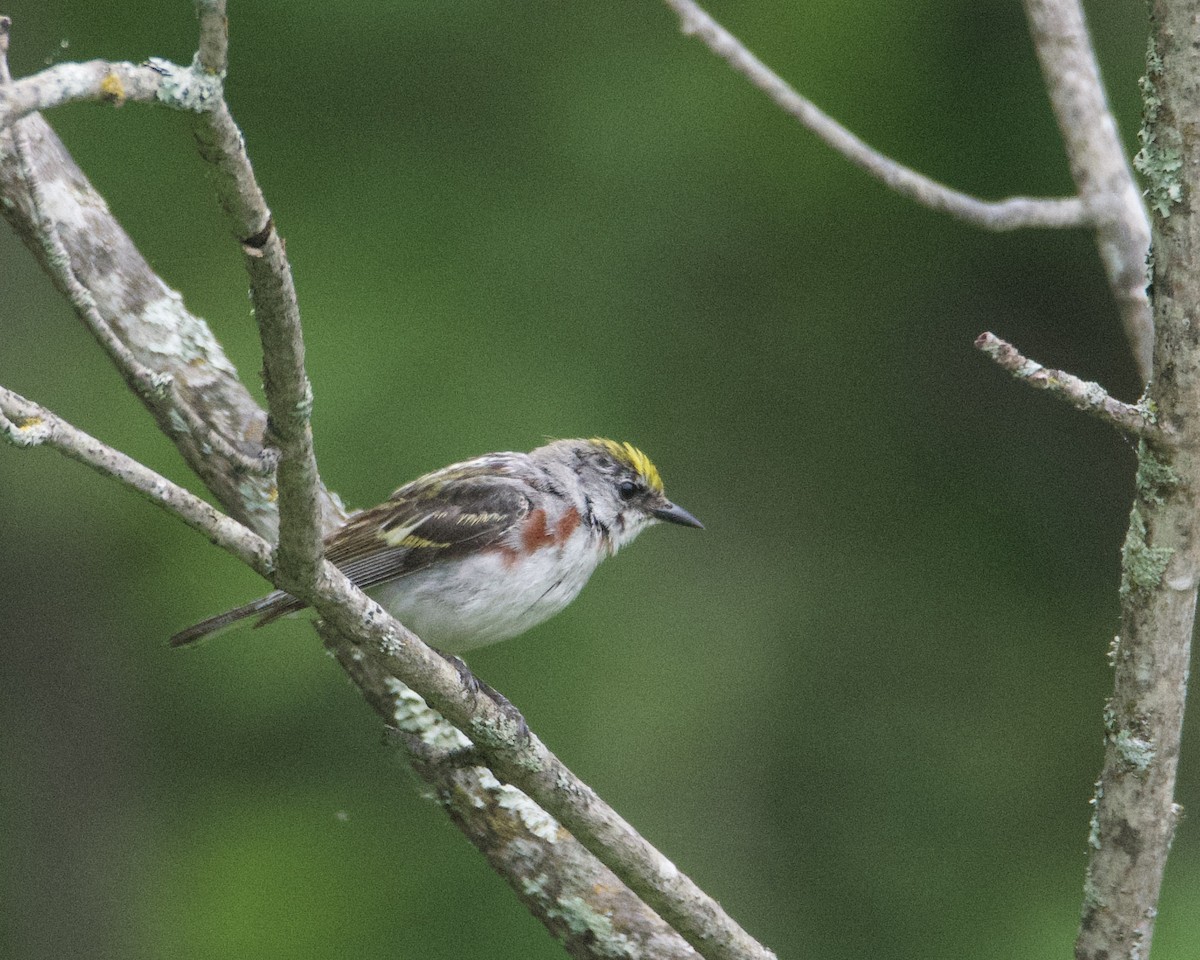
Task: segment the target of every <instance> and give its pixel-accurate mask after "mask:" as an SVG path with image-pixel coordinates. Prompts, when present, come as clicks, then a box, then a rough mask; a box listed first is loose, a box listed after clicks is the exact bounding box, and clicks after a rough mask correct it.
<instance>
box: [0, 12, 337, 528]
mask: <svg viewBox="0 0 1200 960" xmlns="http://www.w3.org/2000/svg"><path fill="white" fill-rule="evenodd" d="M8 27H9V21H8V20H7V18H0V69H2V70H3V76H7V63H6V60H5V53H6V51H7V46H8V32H9V30H8ZM62 66H66V65H65V64H64V65H62ZM51 69H56V68H51ZM37 76H39V77H40V76H42V74H38V75H37ZM155 76H157V77H160V78H161V74H157V73H156V74H155ZM28 79H30V78H26V79H24V80H17V81H13V82H12V83H3V82H0V104H3V103H4V102H5V97H6V95H7V91H8V90H10V89H12V88H14V87H19V86H20V85H22V84H24V83H26V82H27V81H28ZM0 196H3V197H4V200H5V202H4V203H3V204H0V214H2V215H3V216H4V218H5V219H6V220H7V221H8V223H9V224H10V225H11V226H12V228H13V230H14V231H15V232H16V234H17V236H18V237H20V238H21V240H22V241H23V242H24V243H25V245H26V247H28V248H29V250H30V251H31V252H32V253H33V255H34V256H35V257H36V258H37V259H38V261H39V262H40V263H41V265H42V267H43V268H44V269H45V270H46V272H47V273H48V274H49V275H50V276H51V277H52V278H53V279H54V282H55V283H56V284H57V285H58V286H59V288H60V289H62V290H64V292H66V293H67V295H68V297H69V299H70V300H71V302H72V305H73V306H74V307H75V309H76V311H77V312H78V313H79V315H80V318H81V319H82V320H83V321H84V323H85V324H86V325H87V326H88V328H89V329H90V330H91V331H92V333H93V335H95V336H96V338H97V340H98V341H100V342H101V343H102V344H103V345H104V348H105V350H106V351H107V352H108V354H109V356H110V357H111V358H112V360H113V362H114V363H115V364H116V365H117V367H118V369H119V370H120V372H121V374H122V376H123V377H124V378H125V379H126V381H127V382H128V383H130V384H131V385H132V386H134V388H135V391H136V392H137V394H138V396H139V398H140V399H141V400H142V402H143V403H144V404H145V405H146V407H147V409H148V410H149V411H150V412H151V413H152V415H153V416H154V418H155V420H156V421H157V423H158V425H159V427H160V429H162V431H163V432H164V433H165V434H166V435H167V436H168V437H170V438H171V440H172V441H173V442H174V443H175V445H176V446H177V447H178V448H179V451H180V453H182V455H183V457H184V459H185V460H186V461H187V462H188V464H189V465H190V466H191V467H192V469H193V470H195V471H196V473H197V474H198V475H199V476H200V478H201V479H202V480H203V481H204V483H205V484H206V485H207V486H208V487H209V489H211V490H212V491H213V492H214V494H215V495H216V496H217V497H218V499H220V500H221V502H222V503H223V504H224V505H225V507H226V509H227V510H229V512H230V513H231V514H232V515H233V516H234V517H236V518H237V519H238V520H241V521H242V522H243V523H245V524H246V525H247V526H249V527H251V528H252V529H254V530H257V531H258V532H259V533H260V534H262V535H264V536H266V537H267V538H268V539H270V538H273V536H274V533H275V529H276V526H275V525H276V522H277V514H276V512H275V506H274V502H273V501H274V492H273V491H274V485H275V484H274V478H273V476H270V475H266V474H267V473H269V466H270V455H269V452H267V451H266V448H265V447H264V443H263V438H264V434H265V428H266V416H265V415H264V414H263V412H262V411H261V410H260V409H259V407H258V405H257V404H256V403H255V402H254V399H253V398H252V397H251V395H250V393H249V391H248V390H246V388H245V386H243V384H242V383H241V381H240V380H239V379H238V375H237V370H236V369H235V368H234V366H233V364H232V363H231V362H230V361H229V359H228V357H227V356H226V355H225V352H224V350H222V348H221V345H220V344H219V343H218V342H217V340H216V339H215V338H214V337H213V335H212V332H211V330H209V328H208V326H207V325H206V324H205V323H204V321H203V320H201V319H200V318H199V317H197V316H195V315H194V314H192V313H190V312H189V311H188V310H187V308H186V307H185V306H184V303H183V298H182V297H181V296H180V295H179V293H178V292H176V291H175V290H172V289H171V288H170V287H169V286H167V285H166V284H165V283H164V282H163V280H162V279H161V278H160V277H159V276H158V275H157V274H156V273H154V271H153V270H151V269H150V266H149V264H147V263H146V260H145V258H144V257H143V256H142V255H141V253H140V252H139V251H138V249H137V247H136V246H135V245H134V243H133V241H132V240H130V238H129V236H128V234H126V233H125V231H124V230H123V229H122V228H121V226H120V224H118V223H117V221H116V220H115V219H114V218H113V216H112V213H111V212H110V211H109V209H108V205H107V204H106V203H105V202H104V198H103V197H101V196H100V195H99V194H98V193H97V192H96V190H95V189H94V188H93V187H92V185H91V183H90V182H89V181H88V179H87V177H86V176H84V174H83V172H82V171H81V170H80V169H79V168H78V167H77V166H76V165H75V162H74V161H73V160H72V159H71V156H70V154H68V153H67V151H66V149H65V148H64V147H63V145H62V142H61V141H60V140H59V139H58V137H57V136H55V134H54V132H53V131H52V130H51V129H50V127H49V126H48V125H47V124H46V122H45V121H44V120H43V119H42V118H41V117H40V116H38V115H36V114H34V115H30V116H27V117H25V118H24V119H21V120H19V121H16V122H15V123H14V124H13V125H12V127H10V128H9V129H7V130H0ZM48 225H52V226H53V229H52V230H47V226H48ZM322 511H323V515H324V517H325V525H326V529H333V528H334V527H335V526H336V525H337V524H338V523H339V522H340V521H341V520H342V519H343V518H344V513H343V511H342V510H341V507H340V505H339V504H338V503H337V501H336V499H335V498H333V497H330V496H328V495H325V496H323V505H322Z"/></svg>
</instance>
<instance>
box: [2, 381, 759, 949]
mask: <svg viewBox="0 0 1200 960" xmlns="http://www.w3.org/2000/svg"><path fill="white" fill-rule="evenodd" d="M0 413H2V414H3V415H4V416H5V417H6V418H7V419H9V421H10V422H14V423H22V424H28V423H36V424H37V425H38V427H39V429H43V430H44V436H43V437H42V438H41V442H42V443H44V444H46V445H48V446H51V447H53V448H55V449H57V450H59V451H60V452H62V453H64V454H65V455H67V456H68V457H70V458H71V459H73V460H77V461H78V462H80V463H83V464H85V465H86V466H89V467H91V468H92V469H93V470H96V471H97V472H98V473H101V474H103V475H104V476H107V477H110V478H112V479H114V480H118V481H119V482H121V483H124V484H125V485H126V486H129V487H131V488H132V489H134V490H136V491H138V492H139V493H141V494H143V495H144V496H146V497H147V498H149V499H150V500H151V501H152V502H154V503H155V504H157V505H158V506H160V507H162V508H163V509H165V510H167V511H168V512H170V513H174V514H175V515H177V516H179V517H180V518H181V519H182V520H183V521H184V522H185V523H187V524H188V526H190V527H192V528H193V529H194V530H197V531H199V532H200V533H202V534H204V535H205V536H206V537H208V538H209V539H210V540H211V541H212V542H213V543H215V544H217V545H218V546H220V547H222V548H223V549H225V550H227V551H229V552H230V553H232V554H233V555H234V556H236V557H238V558H239V559H240V560H242V562H244V563H246V564H247V565H249V566H250V567H251V568H253V569H254V570H256V571H257V572H258V573H260V574H261V575H262V576H264V577H267V578H268V579H270V580H272V582H275V583H276V585H277V586H278V585H280V584H281V583H282V582H283V581H282V580H281V579H280V577H279V573H280V571H279V570H278V569H277V568H276V566H275V563H274V554H273V551H272V550H271V549H270V546H269V545H268V544H267V542H266V541H265V540H263V539H262V538H261V537H259V536H258V535H257V534H255V533H254V532H253V531H251V530H248V529H246V528H245V527H243V526H242V525H241V524H239V523H237V522H236V521H235V520H232V519H230V518H229V517H227V516H225V515H224V514H222V513H220V512H219V511H217V510H216V509H215V508H213V507H212V506H210V505H209V504H207V503H205V502H204V501H203V500H201V499H200V498H199V497H196V496H194V495H193V494H191V493H189V492H188V491H187V490H185V489H183V488H182V487H180V486H177V485H176V484H174V483H171V481H169V480H167V479H166V478H165V477H162V476H160V475H158V474H157V473H155V472H154V471H153V470H150V469H149V468H148V467H145V466H143V465H142V464H140V463H138V462H137V461H135V460H133V459H131V458H130V457H128V456H126V455H125V454H122V453H120V452H119V451H116V450H114V449H112V448H111V447H109V446H107V445H106V444H104V443H101V442H100V441H99V440H97V439H95V438H94V437H91V436H89V435H88V434H86V433H84V432H83V431H81V430H78V429H77V428H75V427H73V426H71V425H70V424H69V423H67V422H66V421H65V420H62V419H61V418H60V417H58V416H56V415H55V414H53V413H52V412H51V411H49V410H47V409H45V408H44V407H41V406H39V405H38V404H35V403H32V402H31V401H29V400H26V399H25V398H24V397H21V396H19V395H17V394H15V393H13V392H12V391H9V390H7V389H4V388H3V387H0ZM321 574H322V575H321V576H320V577H316V578H314V581H313V584H312V586H311V587H308V586H307V585H301V586H302V587H305V589H302V590H300V592H298V594H297V596H298V597H299V598H300V599H301V600H303V601H305V602H306V603H308V604H310V605H311V606H312V607H313V608H314V609H315V610H316V611H317V613H319V614H320V615H321V617H322V618H323V619H324V620H325V621H326V622H327V623H328V624H329V625H330V626H331V627H332V628H333V629H334V630H335V631H336V632H337V633H338V634H340V635H341V636H342V637H344V638H346V639H345V641H344V642H345V643H348V644H350V647H348V648H347V649H346V651H345V652H344V653H342V652H339V659H342V660H344V661H345V660H347V659H348V660H349V662H350V663H352V664H354V665H356V670H355V671H354V673H353V675H354V677H355V680H356V682H357V683H358V684H359V686H360V687H362V689H363V691H364V693H365V694H366V695H367V696H368V699H370V700H372V702H374V701H375V700H376V699H378V700H379V701H380V702H382V703H387V704H393V703H394V702H395V698H396V681H397V680H399V681H400V682H401V683H403V684H404V685H406V686H408V687H411V688H412V689H413V690H416V691H418V692H419V693H420V694H421V696H422V697H423V698H424V699H425V701H426V702H427V703H428V704H429V705H430V706H431V707H433V709H435V710H437V712H438V713H440V714H441V715H442V716H444V717H446V718H447V719H448V720H449V721H450V722H451V723H453V724H454V725H455V726H456V727H458V729H459V730H461V731H463V732H464V733H466V734H467V736H468V737H469V738H470V739H471V741H472V742H473V743H474V744H475V745H476V747H477V748H478V749H479V751H480V753H481V754H482V755H483V756H485V757H486V758H487V759H488V765H489V767H490V768H491V769H492V770H493V771H494V772H495V774H496V776H497V777H499V778H500V780H502V781H505V782H507V783H511V784H513V785H514V786H516V787H518V788H519V789H520V790H521V791H522V792H524V793H525V794H526V795H527V796H529V797H531V798H532V799H533V800H534V801H535V802H536V803H537V804H538V805H539V806H540V807H541V808H542V809H544V810H545V811H546V812H547V813H549V814H550V815H551V816H553V817H555V818H556V819H557V820H558V821H559V822H561V823H562V824H563V826H565V827H566V828H567V829H568V830H569V831H570V832H571V834H572V835H573V836H574V837H575V839H576V840H578V841H579V842H580V843H582V844H583V846H584V847H586V848H587V849H588V850H590V851H591V852H592V853H593V854H596V855H597V856H600V858H601V859H602V860H603V862H604V863H606V864H607V865H608V866H609V867H610V868H611V869H612V871H613V872H614V873H615V874H616V875H617V876H618V877H620V878H621V880H622V881H623V882H624V883H626V884H627V885H628V886H629V887H630V888H631V889H632V890H633V891H634V892H635V893H637V894H638V895H639V896H640V897H641V898H642V899H643V900H645V901H646V903H648V904H649V905H650V906H651V907H652V908H653V909H654V910H656V911H657V912H658V914H659V915H660V916H661V917H662V918H663V919H664V920H665V921H666V922H667V923H669V924H670V925H671V926H672V927H673V928H674V929H675V930H677V931H678V932H679V933H680V934H682V935H683V937H684V938H685V939H686V940H687V941H688V942H689V943H690V944H691V945H692V946H693V947H694V948H695V949H696V950H697V951H698V952H699V953H700V954H701V956H703V957H705V958H708V960H774V954H772V953H771V952H770V951H768V950H767V949H765V948H764V947H763V946H762V945H760V944H759V943H757V942H756V941H755V940H754V939H753V938H752V937H750V935H749V934H747V933H746V932H745V931H744V930H743V929H742V928H741V927H739V926H738V925H737V924H736V923H735V922H734V921H733V920H732V918H730V917H729V915H728V914H726V913H725V912H724V910H722V909H721V907H720V905H719V904H717V903H716V901H714V900H712V898H710V897H709V896H708V895H707V894H705V893H704V892H703V891H702V890H700V888H699V887H697V886H696V885H695V884H694V883H693V882H692V881H691V880H690V879H689V878H688V877H687V876H685V875H684V874H683V873H682V872H681V871H680V870H679V869H678V868H677V867H676V866H675V865H674V864H673V863H671V861H670V860H668V859H667V858H666V857H665V856H663V855H662V854H661V853H660V852H659V851H658V850H656V849H655V848H654V846H653V845H651V844H650V843H649V842H647V841H646V840H645V839H644V838H642V837H641V836H640V835H639V834H638V833H637V831H635V830H634V829H633V828H632V827H631V826H630V825H629V824H628V823H627V822H626V821H625V820H624V819H622V818H621V816H620V815H619V814H618V813H617V812H616V811H615V810H613V809H612V808H611V807H610V806H609V805H608V804H607V803H605V802H604V801H603V800H602V799H601V798H600V797H599V796H598V795H597V794H596V792H595V791H594V790H592V788H591V787H589V786H588V785H587V784H586V783H584V782H583V781H582V780H580V779H579V778H578V777H576V776H575V774H574V773H572V772H571V771H570V770H569V769H568V768H567V766H566V765H565V764H564V763H563V762H562V761H561V760H559V759H558V757H556V756H555V755H554V754H553V753H551V752H550V750H549V749H547V747H546V746H545V744H543V743H542V742H541V740H539V739H538V738H537V736H536V735H534V734H532V733H530V732H529V731H528V729H527V728H525V727H524V725H523V724H522V723H521V722H520V719H519V717H515V716H514V715H513V712H512V708H511V707H509V708H507V709H506V708H505V707H502V706H500V705H499V704H497V703H496V702H495V701H493V700H492V699H491V698H490V697H487V696H481V695H480V694H479V692H478V690H477V689H474V688H472V687H471V686H469V685H468V684H466V683H465V682H464V679H463V677H462V676H461V675H460V673H459V671H458V670H457V669H456V668H455V667H454V666H452V665H451V664H450V663H449V662H448V661H447V660H446V658H444V657H442V656H441V655H440V654H438V653H436V652H435V651H434V650H432V649H430V648H429V647H428V646H426V645H425V644H424V643H423V642H422V641H421V640H420V638H418V637H417V636H416V635H415V634H413V633H412V632H411V631H409V630H408V629H406V628H405V627H404V626H403V625H402V624H400V623H399V622H398V621H396V620H395V619H393V618H392V617H391V616H389V615H388V613H387V612H386V611H385V610H384V609H383V608H382V607H381V606H379V604H377V603H376V602H375V601H374V600H372V599H370V598H369V597H368V596H367V595H366V594H364V593H363V592H362V591H360V590H359V589H358V588H357V587H355V586H354V585H353V584H352V583H351V582H350V581H349V580H348V579H347V578H346V577H345V576H344V575H343V574H342V573H341V572H340V571H339V570H338V569H337V568H336V567H334V566H332V565H331V564H330V563H328V562H327V561H325V562H323V569H322V571H321ZM404 709H405V710H406V711H407V710H408V709H409V705H405V706H404ZM395 710H396V707H395V706H393V708H392V711H393V715H394V716H395ZM397 719H398V718H397Z"/></svg>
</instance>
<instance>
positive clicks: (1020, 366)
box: [975, 333, 1167, 442]
mask: <svg viewBox="0 0 1200 960" xmlns="http://www.w3.org/2000/svg"><path fill="white" fill-rule="evenodd" d="M975 347H976V349H978V350H981V351H982V352H983V353H986V354H987V355H988V356H989V357H991V358H992V359H993V360H995V361H996V363H997V364H998V365H999V366H1000V367H1001V368H1002V369H1004V370H1007V371H1008V372H1009V373H1011V374H1012V375H1013V376H1014V377H1015V378H1016V379H1017V380H1020V381H1021V382H1022V383H1025V384H1028V385H1029V386H1031V387H1033V388H1034V389H1035V390H1045V391H1047V392H1048V393H1049V394H1050V395H1051V396H1054V397H1058V399H1060V400H1063V401H1065V402H1067V403H1069V404H1070V405H1071V406H1073V407H1074V408H1075V409H1076V410H1080V411H1082V412H1083V413H1086V414H1089V415H1090V416H1093V417H1096V418H1097V419H1100V420H1103V421H1104V422H1105V423H1107V424H1108V425H1109V426H1111V427H1115V428H1116V429H1117V430H1120V431H1121V432H1122V433H1127V434H1129V435H1130V436H1133V437H1141V438H1142V439H1144V440H1151V441H1155V442H1163V441H1165V440H1166V439H1167V438H1166V436H1165V432H1164V430H1163V429H1162V428H1161V427H1160V426H1159V425H1158V423H1157V418H1156V417H1155V415H1154V413H1153V407H1152V406H1151V405H1150V404H1148V403H1141V404H1132V403H1124V402H1123V401H1121V400H1118V399H1116V397H1113V396H1110V395H1109V394H1108V392H1107V391H1106V390H1105V389H1104V388H1103V387H1102V386H1100V384H1098V383H1093V382H1092V381H1090V380H1081V379H1080V378H1079V377H1077V376H1075V374H1073V373H1067V371H1065V370H1053V369H1051V368H1049V367H1043V366H1042V365H1041V364H1040V363H1037V362H1036V361H1034V360H1030V359H1028V358H1027V357H1024V356H1022V355H1021V353H1020V351H1019V350H1017V348H1016V347H1014V346H1013V345H1012V344H1011V343H1008V342H1007V341H1006V340H1001V339H1000V338H999V337H997V336H996V335H995V334H993V333H981V334H980V335H979V336H978V337H976V339H975Z"/></svg>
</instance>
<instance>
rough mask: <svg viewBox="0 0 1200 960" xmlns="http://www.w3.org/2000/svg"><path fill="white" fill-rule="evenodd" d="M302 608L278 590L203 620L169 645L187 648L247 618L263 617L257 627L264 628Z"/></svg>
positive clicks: (178, 635) (181, 632) (180, 633)
mask: <svg viewBox="0 0 1200 960" xmlns="http://www.w3.org/2000/svg"><path fill="white" fill-rule="evenodd" d="M301 606H302V605H301V604H300V603H298V602H297V601H296V600H294V599H293V598H292V597H290V596H288V595H287V594H286V593H284V592H283V591H282V590H276V591H275V592H274V593H268V594H267V595H266V596H265V597H260V598H259V599H257V600H254V601H252V602H250V603H247V604H243V605H242V606H240V607H234V608H233V609H232V610H226V611H225V612H224V613H219V614H217V615H216V616H215V617H209V618H208V619H207V620H201V621H200V622H199V623H197V624H195V625H194V626H191V627H188V628H187V629H186V630H180V631H179V632H178V633H177V634H175V636H173V637H172V638H171V639H170V641H169V643H170V644H171V646H173V647H182V646H186V645H187V644H189V643H195V642H196V641H197V640H203V639H204V638H205V637H210V636H212V635H213V634H214V633H220V632H221V631H222V630H225V629H226V628H228V627H232V626H233V625H234V624H235V623H239V622H240V621H242V620H245V619H246V618H247V617H253V616H260V615H261V617H262V619H261V620H260V621H259V622H258V623H257V624H255V626H262V624H264V623H267V622H269V621H271V620H274V619H275V618H276V617H279V616H282V615H283V614H285V613H291V612H292V611H293V610H299V609H300V608H301Z"/></svg>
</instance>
